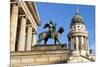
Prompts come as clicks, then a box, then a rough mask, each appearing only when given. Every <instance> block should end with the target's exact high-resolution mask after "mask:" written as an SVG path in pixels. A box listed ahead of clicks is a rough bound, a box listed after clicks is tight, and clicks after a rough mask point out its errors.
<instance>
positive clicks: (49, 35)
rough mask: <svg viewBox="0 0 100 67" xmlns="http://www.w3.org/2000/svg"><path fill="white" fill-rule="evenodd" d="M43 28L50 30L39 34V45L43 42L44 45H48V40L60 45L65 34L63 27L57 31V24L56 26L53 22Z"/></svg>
mask: <svg viewBox="0 0 100 67" xmlns="http://www.w3.org/2000/svg"><path fill="white" fill-rule="evenodd" d="M43 28H44V29H45V28H48V31H44V32H42V33H40V34H39V36H38V37H39V40H38V42H37V43H38V44H40V43H41V41H42V40H44V44H45V45H46V43H47V41H48V39H53V40H54V44H56V43H57V42H58V43H59V44H60V41H59V37H60V35H61V34H62V33H63V32H64V28H63V27H60V28H59V29H58V31H57V30H56V24H54V23H53V22H52V21H50V22H49V23H46V24H45V25H44V27H43Z"/></svg>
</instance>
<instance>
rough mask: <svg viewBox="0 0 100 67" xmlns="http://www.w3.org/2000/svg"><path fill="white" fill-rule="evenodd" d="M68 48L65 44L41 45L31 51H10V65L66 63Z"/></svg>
mask: <svg viewBox="0 0 100 67" xmlns="http://www.w3.org/2000/svg"><path fill="white" fill-rule="evenodd" d="M67 60H69V50H68V49H67V47H66V46H65V45H62V46H59V45H52V46H51V45H46V46H44V45H41V46H38V45H37V46H34V47H32V50H31V51H19V52H11V66H28V65H41V64H57V63H67Z"/></svg>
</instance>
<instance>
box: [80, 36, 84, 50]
mask: <svg viewBox="0 0 100 67" xmlns="http://www.w3.org/2000/svg"><path fill="white" fill-rule="evenodd" d="M81 49H84V41H83V36H81Z"/></svg>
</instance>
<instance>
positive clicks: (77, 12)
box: [76, 6, 79, 14]
mask: <svg viewBox="0 0 100 67" xmlns="http://www.w3.org/2000/svg"><path fill="white" fill-rule="evenodd" d="M76 14H79V7H78V6H77V10H76Z"/></svg>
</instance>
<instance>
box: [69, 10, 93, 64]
mask: <svg viewBox="0 0 100 67" xmlns="http://www.w3.org/2000/svg"><path fill="white" fill-rule="evenodd" d="M67 36H68V46H69V47H68V48H69V50H70V59H69V61H68V63H73V62H91V61H92V62H93V61H94V57H95V56H94V55H92V54H90V53H89V49H88V32H87V30H86V26H85V23H84V18H83V17H82V16H81V15H80V13H79V10H78V9H77V12H76V14H75V15H74V16H73V17H72V20H71V25H70V31H69V33H68V35H67Z"/></svg>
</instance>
